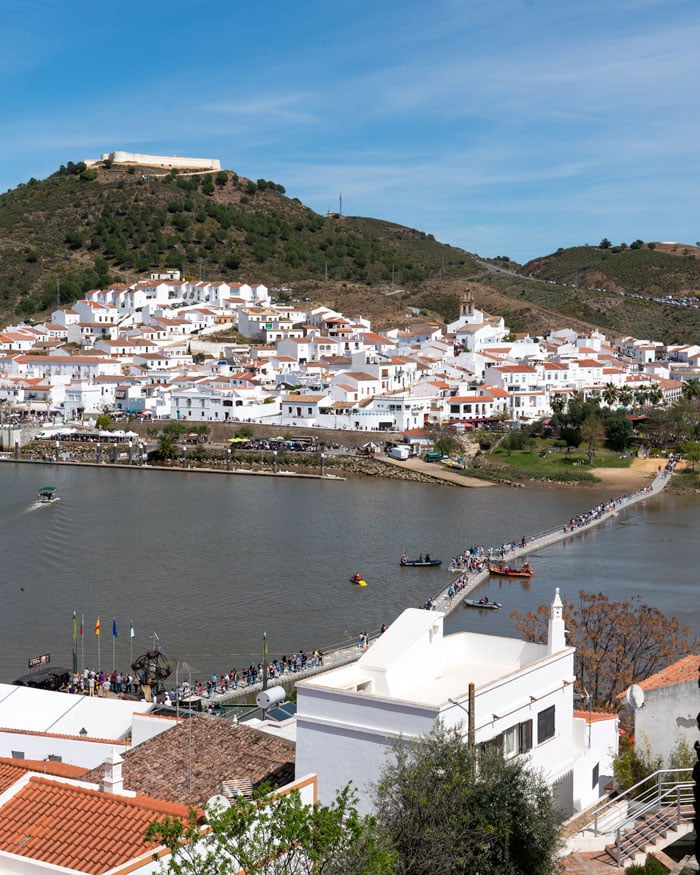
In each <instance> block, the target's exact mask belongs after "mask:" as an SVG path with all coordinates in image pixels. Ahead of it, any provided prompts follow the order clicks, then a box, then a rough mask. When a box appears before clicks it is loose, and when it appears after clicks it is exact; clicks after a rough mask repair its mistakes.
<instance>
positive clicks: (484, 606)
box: [462, 599, 502, 611]
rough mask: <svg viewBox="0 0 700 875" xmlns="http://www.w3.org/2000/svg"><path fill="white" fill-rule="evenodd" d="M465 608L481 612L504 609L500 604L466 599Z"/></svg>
mask: <svg viewBox="0 0 700 875" xmlns="http://www.w3.org/2000/svg"><path fill="white" fill-rule="evenodd" d="M462 604H463V605H464V607H465V608H478V609H479V610H480V611H497V610H499V608H501V607H502V605H501V603H500V602H482V601H481V600H480V599H464V601H463V602H462Z"/></svg>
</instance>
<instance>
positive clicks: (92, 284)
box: [0, 163, 474, 320]
mask: <svg viewBox="0 0 700 875" xmlns="http://www.w3.org/2000/svg"><path fill="white" fill-rule="evenodd" d="M473 265H474V262H473V260H472V257H471V256H470V255H469V254H468V253H466V252H464V251H462V250H459V249H455V248H454V247H451V246H446V245H444V244H441V243H438V242H436V241H435V239H434V238H433V237H432V235H429V234H425V233H422V232H420V231H414V230H411V229H409V228H404V227H402V226H399V225H393V224H391V223H389V222H382V221H376V220H372V219H360V218H353V217H346V216H337V215H336V216H333V215H331V216H327V217H324V216H320V215H318V214H317V213H315V212H313V211H312V210H310V209H309V208H308V207H305V206H304V205H303V204H302V203H301V202H300V201H299V200H298V199H296V198H295V199H290V198H287V197H286V196H285V194H284V188H283V187H282V186H281V185H279V184H277V183H273V182H270V181H267V180H262V179H260V180H258V181H257V182H253V181H251V180H248V179H244V178H241V177H238V176H237V175H236V174H235V173H232V172H230V171H221V172H219V173H212V174H198V175H184V174H177V173H168V174H162V172H161V174H160V175H157V174H156V172H155V171H148V172H146V173H145V172H144V171H143V169H142V168H138V170H137V169H136V168H133V167H132V168H127V167H124V166H116V165H114V166H98V167H97V168H95V169H93V168H89V169H86V168H85V166H84V165H82V164H71V163H69V164H68V165H67V166H66V167H62V168H61V169H60V170H59V171H58V172H57V173H55V174H53V175H52V176H50V177H49V178H48V179H46V180H43V181H37V180H34V179H32V180H30V181H29V183H27V184H26V185H20V186H18V187H17V188H16V189H13V190H11V191H8V192H6V193H5V194H3V195H0V278H2V282H1V283H0V318H3V319H4V320H6V319H7V318H9V317H12V316H18V317H26V316H31V315H34V314H39V313H43V312H45V311H46V309H47V308H51V307H53V306H55V304H56V300H57V294H59V295H60V301H61V303H62V304H65V303H69V302H71V301H73V300H76V299H77V298H78V297H80V296H81V295H82V294H83V293H84V292H85V291H87V290H88V289H91V288H96V287H100V286H104V285H107V284H109V282H112V281H120V282H125V281H133V280H136V279H141V278H143V277H144V275H146V274H147V272H148V271H151V270H156V269H158V268H167V267H171V268H177V269H184V273H185V274H186V275H189V276H192V277H194V278H195V279H199V278H212V279H213V278H216V279H223V280H230V281H234V280H239V279H240V278H245V279H248V280H249V279H255V280H257V281H261V282H265V283H267V284H268V285H272V286H275V285H278V284H281V283H290V282H296V281H307V282H308V281H311V282H314V281H315V282H317V283H325V282H328V283H331V284H332V283H349V284H361V285H364V286H380V285H382V284H383V285H385V286H386V287H387V288H388V285H389V284H391V283H392V282H393V283H394V284H395V285H400V286H401V287H402V288H409V289H410V288H415V287H417V286H419V285H420V284H421V283H422V282H424V281H425V280H426V279H428V278H429V277H431V276H434V275H437V274H440V275H445V276H458V275H460V274H464V273H465V272H468V271H469V270H471V269H472V268H473Z"/></svg>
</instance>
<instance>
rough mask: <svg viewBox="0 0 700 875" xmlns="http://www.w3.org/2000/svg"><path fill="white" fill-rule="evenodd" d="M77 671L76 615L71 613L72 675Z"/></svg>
mask: <svg viewBox="0 0 700 875" xmlns="http://www.w3.org/2000/svg"><path fill="white" fill-rule="evenodd" d="M77 671H78V615H77V614H76V612H75V611H73V673H74V674H75V672H77Z"/></svg>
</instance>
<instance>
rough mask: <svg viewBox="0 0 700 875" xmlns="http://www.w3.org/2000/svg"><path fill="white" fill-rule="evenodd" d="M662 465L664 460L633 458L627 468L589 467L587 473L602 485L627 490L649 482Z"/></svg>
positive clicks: (620, 490) (619, 490)
mask: <svg viewBox="0 0 700 875" xmlns="http://www.w3.org/2000/svg"><path fill="white" fill-rule="evenodd" d="M664 465H665V461H664V460H659V459H634V460H633V461H632V464H631V465H630V466H629V468H591V469H590V471H589V473H591V474H593V476H594V477H597V478H598V479H599V480H600V481H601V483H602V484H603V485H604V486H610V487H611V488H612V489H616V490H617V491H618V492H629V491H630V490H632V489H639V487H640V486H646V485H647V484H648V483H650V482H651V481H652V480H653V479H654V477H655V476H656V475H657V473H658V471H659V468H660V467H661V468H663V467H664Z"/></svg>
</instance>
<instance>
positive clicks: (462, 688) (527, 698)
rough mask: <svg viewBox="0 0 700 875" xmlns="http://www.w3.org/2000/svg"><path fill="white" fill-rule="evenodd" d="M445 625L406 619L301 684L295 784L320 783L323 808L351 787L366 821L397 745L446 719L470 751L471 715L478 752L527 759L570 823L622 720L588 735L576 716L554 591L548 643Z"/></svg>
mask: <svg viewBox="0 0 700 875" xmlns="http://www.w3.org/2000/svg"><path fill="white" fill-rule="evenodd" d="M443 619H444V615H443V614H441V613H438V612H434V611H425V610H421V609H417V608H411V609H408V610H406V611H404V612H403V613H402V614H401V615H400V617H399V618H398V619H397V620H396V621H395V622H394V623H393V624H392V625H391V626H390V627H389V629H388V630H387V631H386V632H384V634H383V635H382V636H381V637H380V638H379V639H378V640H377V641H376V642H375V643H374V644H373V645H372V646H371V647H370V648H369V650H368V651H367V652H365V653H364V654H363V655H362V656H361V657H360V659H359V660H358V661H357V662H355V663H353V664H351V665H346V666H343V667H341V668H337V669H333V670H331V671H328V672H325V673H323V674H320V675H316V676H315V677H312V678H307V679H304V680H302V681H300V682H299V683H298V684H297V692H298V700H297V701H298V704H297V758H296V773H297V775H304V774H306V773H308V772H314V773H316V774H317V775H318V786H319V798H320V800H321V801H322V802H325V803H328V802H330V801H332V799H333V798H334V797H335V793H336V791H337V790H338V789H339V788H341V787H343V786H345V784H347V783H348V782H349V781H352V782H353V784H354V785H355V786H356V787H357V788H358V790H359V793H360V808H361V810H362V811H369V810H371V798H370V793H369V788H370V786H371V785H372V784H373V783H374V782H376V781H377V780H378V778H379V776H380V772H381V769H382V766H383V764H384V762H385V759H386V756H387V754H389V753H390V751H391V748H392V745H393V744H394V743H395V742H396V741H397V739H399V738H400V737H403V738H405V739H416V738H419V737H420V736H423V735H426V734H427V733H429V732H430V730H431V729H432V727H433V725H434V724H435V722H436V721H437V720H441V721H442V722H443V723H444V724H445V725H446V726H448V727H450V726H460V725H461V726H462V728H463V731H464V736H465V743H467V735H468V725H469V723H470V717H471V721H472V724H473V733H474V742H475V744H476V746H477V748H485V747H490V746H498V747H499V748H500V749H501V750H502V751H503V753H504V755H505V756H506V757H515V756H520V755H522V756H527V758H528V761H529V763H530V764H531V765H532V767H534V768H535V769H539V770H541V771H542V772H543V774H544V776H545V778H546V780H547V781H548V783H549V784H550V786H551V787H552V789H553V792H554V796H555V799H556V802H557V805H558V807H559V808H560V809H561V810H562V811H563V812H564V813H565V814H567V815H568V814H570V813H572V812H574V811H578V810H581V809H583V808H585V807H587V806H588V805H590V804H592V803H593V802H594V801H595V800H596V799H598V797H599V795H600V789H599V788H600V787H601V786H603V785H604V783H605V782H606V776H609V775H611V774H612V762H611V756H612V754H614V753H615V752H616V751H617V719H616V717H615V716H614V715H611V717H610V719H607V720H604V721H596V722H595V731H593V721H591V720H589V719H586V718H585V717H582V716H575V714H574V682H575V677H574V648H573V647H570V646H568V645H567V643H566V631H565V628H564V619H563V617H562V602H561V599H560V598H559V590H558V589H557V592H556V595H555V598H554V602H553V604H552V611H551V619H550V622H549V633H548V640H547V643H546V644H533V643H528V642H525V641H521V640H519V639H517V638H506V637H501V636H495V635H481V634H475V633H470V632H456V633H452V634H450V635H444V634H443ZM470 702H471V703H472V704H471V712H470Z"/></svg>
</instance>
